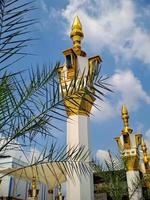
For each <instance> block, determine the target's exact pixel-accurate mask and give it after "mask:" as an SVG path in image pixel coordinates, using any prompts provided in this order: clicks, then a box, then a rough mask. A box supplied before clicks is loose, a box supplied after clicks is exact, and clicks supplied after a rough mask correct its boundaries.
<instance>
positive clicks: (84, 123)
mask: <svg viewBox="0 0 150 200" xmlns="http://www.w3.org/2000/svg"><path fill="white" fill-rule="evenodd" d="M67 144H68V145H69V147H75V146H77V145H80V146H82V145H83V146H85V147H86V149H90V136H89V117H88V116H82V115H73V116H71V117H69V118H68V121H67ZM90 160H91V158H90V156H89V157H88V158H87V161H90ZM93 199H94V193H93V176H92V175H91V176H88V175H87V176H86V177H85V176H81V177H80V178H79V177H78V176H77V175H76V174H75V173H74V180H72V179H69V178H68V180H67V200H93Z"/></svg>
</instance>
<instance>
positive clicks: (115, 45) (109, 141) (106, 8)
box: [25, 0, 150, 157]
mask: <svg viewBox="0 0 150 200" xmlns="http://www.w3.org/2000/svg"><path fill="white" fill-rule="evenodd" d="M37 6H38V7H39V10H38V11H36V17H38V18H39V24H38V25H36V27H35V33H34V36H36V37H38V38H39V40H38V41H36V42H35V44H34V45H33V46H32V48H30V49H29V51H34V52H35V53H36V54H37V56H35V57H34V59H33V58H29V59H28V63H29V62H31V63H32V64H36V63H40V64H42V63H52V64H55V63H56V61H61V62H62V63H63V54H62V50H65V49H66V48H70V47H72V41H71V40H70V38H69V33H70V27H71V24H72V21H73V18H74V16H75V15H78V16H79V18H80V20H81V22H82V24H83V30H84V34H85V38H84V41H83V49H84V50H85V51H86V52H87V54H88V56H93V55H97V54H98V55H100V56H101V57H102V58H103V63H102V74H103V75H104V76H105V75H106V76H109V77H110V79H109V82H110V83H111V84H112V85H113V90H114V93H112V94H109V93H108V94H107V99H105V102H104V103H102V102H96V103H98V104H99V105H100V106H102V107H101V112H100V111H96V110H94V111H93V113H94V117H93V118H92V120H91V142H92V151H93V156H96V154H97V157H100V156H101V157H105V156H106V154H105V150H108V149H110V150H111V151H112V152H117V145H116V143H115V141H114V139H113V138H114V137H116V136H118V135H120V132H121V129H122V121H121V117H120V110H121V105H122V104H123V103H125V104H126V105H127V107H128V110H129V113H130V126H131V127H132V128H133V129H134V131H135V132H140V133H143V134H144V135H145V139H146V141H147V143H148V144H150V121H149V115H150V87H149V84H150V78H149V77H150V23H149V18H150V2H149V1H148V0H147V1H146V0H137V1H134V0H80V1H78V0H61V1H60V0H50V1H49V0H38V2H37ZM25 64H26V63H25ZM62 128H63V129H64V133H61V134H58V133H57V135H58V137H59V140H60V141H62V143H63V142H65V124H62Z"/></svg>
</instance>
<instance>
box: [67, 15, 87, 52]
mask: <svg viewBox="0 0 150 200" xmlns="http://www.w3.org/2000/svg"><path fill="white" fill-rule="evenodd" d="M70 37H71V39H72V40H73V49H74V51H75V52H76V54H77V55H80V54H81V40H82V39H83V37H84V34H83V30H82V24H81V22H80V19H79V17H78V16H76V17H75V19H74V22H73V24H72V31H71V34H70Z"/></svg>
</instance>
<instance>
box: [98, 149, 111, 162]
mask: <svg viewBox="0 0 150 200" xmlns="http://www.w3.org/2000/svg"><path fill="white" fill-rule="evenodd" d="M96 158H97V160H98V161H100V162H101V163H103V162H105V161H109V160H110V156H109V153H108V151H106V150H102V149H98V150H97V152H96Z"/></svg>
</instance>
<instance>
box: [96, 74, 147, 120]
mask: <svg viewBox="0 0 150 200" xmlns="http://www.w3.org/2000/svg"><path fill="white" fill-rule="evenodd" d="M110 83H111V84H112V85H113V87H114V93H113V94H112V95H111V96H112V98H111V101H109V100H106V102H105V103H103V102H100V101H97V104H98V105H99V106H101V111H102V112H100V111H99V110H96V109H94V110H93V114H94V116H95V117H94V119H96V120H97V121H99V122H100V121H104V120H108V119H111V118H113V117H115V116H116V115H117V114H118V113H119V114H120V110H121V106H122V104H126V106H127V107H128V109H129V111H130V112H131V111H136V110H137V109H138V108H139V107H140V106H141V104H143V103H145V104H150V96H149V95H148V94H147V93H146V91H145V90H144V88H143V87H142V84H141V82H140V80H139V79H138V78H137V77H136V76H135V75H134V74H133V72H132V71H131V70H118V71H116V72H115V74H114V75H113V76H112V78H111V80H110Z"/></svg>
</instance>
